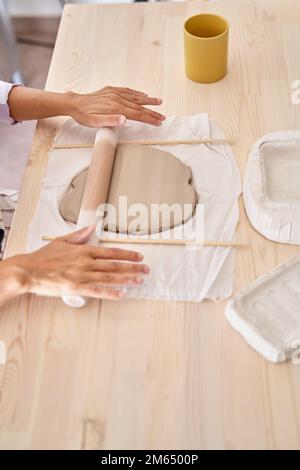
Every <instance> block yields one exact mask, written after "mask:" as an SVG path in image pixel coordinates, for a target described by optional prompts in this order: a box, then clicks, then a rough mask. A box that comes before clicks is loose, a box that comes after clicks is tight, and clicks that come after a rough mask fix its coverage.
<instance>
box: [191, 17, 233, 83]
mask: <svg viewBox="0 0 300 470" xmlns="http://www.w3.org/2000/svg"><path fill="white" fill-rule="evenodd" d="M228 36H229V24H228V22H227V21H226V20H225V19H224V18H222V16H218V15H213V14H210V13H204V14H200V15H195V16H192V17H191V18H189V19H188V20H187V21H186V22H185V24H184V51H185V70H186V75H187V76H188V78H190V79H191V80H193V81H195V82H200V83H212V82H217V81H218V80H221V79H222V78H223V77H225V75H226V73H227V60H228Z"/></svg>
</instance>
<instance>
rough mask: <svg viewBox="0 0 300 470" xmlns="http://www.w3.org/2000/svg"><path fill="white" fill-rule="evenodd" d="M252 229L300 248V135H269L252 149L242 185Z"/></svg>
mask: <svg viewBox="0 0 300 470" xmlns="http://www.w3.org/2000/svg"><path fill="white" fill-rule="evenodd" d="M243 197H244V205H245V209H246V212H247V215H248V217H249V220H250V222H251V224H252V226H253V227H254V228H255V229H256V230H257V231H258V232H259V233H261V234H262V235H263V236H265V237H266V238H268V239H270V240H273V241H276V242H280V243H289V244H295V245H300V131H282V132H275V133H272V134H267V135H265V136H264V137H262V138H261V139H259V140H258V141H257V142H256V143H255V144H254V146H253V147H252V149H251V152H250V155H249V159H248V163H247V168H246V172H245V177H244V185H243Z"/></svg>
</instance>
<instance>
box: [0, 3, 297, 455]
mask: <svg viewBox="0 0 300 470" xmlns="http://www.w3.org/2000/svg"><path fill="white" fill-rule="evenodd" d="M201 11H214V12H218V13H220V14H223V15H224V16H225V17H227V18H228V20H229V22H230V25H231V38H230V68H229V74H228V76H227V77H226V78H225V79H224V80H223V81H221V82H219V83H216V84H212V85H199V84H196V83H192V82H191V81H189V80H187V79H186V77H185V74H184V66H183V51H182V27H183V22H184V19H185V18H187V17H188V16H190V15H193V14H195V13H197V12H201ZM299 46H300V3H299V1H298V0H244V1H242V0H230V1H228V0H223V1H220V2H212V3H207V2H190V3H173V4H172V3H154V4H137V5H67V6H66V7H65V10H64V14H63V18H62V22H61V26H60V29H59V34H58V38H57V42H56V46H55V51H54V54H53V60H52V63H51V67H50V71H49V77H48V81H47V89H48V90H60V91H64V90H75V91H80V92H88V91H92V90H94V89H96V88H100V87H102V86H104V85H107V84H111V85H122V86H131V87H134V88H137V89H142V90H147V91H148V92H149V93H151V94H153V95H155V96H161V97H162V98H163V99H164V105H163V107H162V111H163V112H165V113H167V114H169V115H170V114H174V113H176V114H179V115H189V114H194V113H198V112H201V111H203V112H208V113H209V114H210V116H214V117H215V118H216V120H217V122H218V123H219V124H220V126H221V127H222V128H223V129H224V131H225V134H226V135H227V136H233V137H235V138H236V139H237V144H236V146H235V147H234V151H235V155H236V158H237V160H238V163H239V166H240V170H241V172H242V173H243V172H244V169H245V164H246V161H247V154H248V152H249V149H250V147H251V145H252V144H253V143H254V141H255V140H256V139H257V138H259V137H260V136H262V135H263V134H265V133H267V132H270V131H276V130H282V129H296V128H298V129H299V124H300V105H299V106H296V105H293V104H292V101H291V94H292V82H293V81H294V80H297V79H300V55H299ZM59 122H60V121H59V120H58V119H56V120H47V121H44V122H40V123H39V125H38V128H37V132H36V135H35V138H34V142H33V146H32V151H31V154H30V158H29V163H28V167H27V170H26V175H25V178H24V182H23V187H22V192H21V200H20V204H19V207H18V210H17V214H16V218H15V222H14V226H13V230H12V233H11V237H10V240H9V244H8V248H7V255H13V254H15V253H18V252H21V251H22V250H24V248H25V244H26V232H27V229H28V224H29V223H30V220H31V218H32V216H33V214H34V211H35V208H36V204H37V201H38V198H39V192H40V188H41V182H42V177H43V175H44V172H45V168H46V164H47V151H48V149H49V146H50V145H51V143H52V139H53V135H54V132H55V129H56V127H57V125H59ZM238 238H239V240H240V241H245V242H248V243H250V244H251V248H250V249H248V250H240V251H239V252H238V256H237V267H236V291H239V290H240V289H241V288H242V287H243V286H245V285H247V284H248V283H249V282H250V281H252V280H254V279H255V278H256V277H257V276H259V275H261V274H263V273H266V272H267V271H269V270H270V269H272V268H273V267H274V266H275V265H277V264H278V263H281V262H283V261H285V260H287V259H288V258H289V257H291V256H293V255H295V254H296V253H298V252H299V248H297V247H289V246H283V245H279V244H275V243H272V242H270V241H267V240H265V239H264V238H263V237H261V236H260V235H258V234H257V233H256V232H255V231H254V230H253V229H252V228H251V227H250V225H249V222H248V220H247V218H246V216H245V214H244V210H243V207H242V204H241V222H240V226H239V230H238ZM225 305H226V303H225V302H211V301H206V302H203V303H202V304H200V305H197V304H192V303H180V302H178V303H171V302H169V303H168V302H151V301H137V300H126V301H122V302H117V303H116V302H109V301H105V302H102V303H98V302H97V301H93V302H90V303H89V304H88V306H87V307H86V308H84V309H82V310H80V311H78V310H72V309H71V308H68V307H66V306H65V305H64V304H63V303H62V302H61V300H50V299H41V298H40V299H39V298H35V297H32V296H25V297H23V298H20V299H17V300H15V301H13V302H11V303H9V304H8V305H7V306H6V307H5V308H3V309H2V310H1V315H0V339H2V340H4V341H5V342H6V345H7V350H8V358H7V359H8V361H7V365H6V366H5V367H4V366H0V384H1V385H0V387H1V392H0V447H1V448H15V449H20V448H59V449H64V448H67V449H107V448H108V449H116V448H122V449H130V448H134V449H139V448H147V449H151V448H156V449H160V448H169V449H170V448H178V449H192V448H197V449H202V448H203V449H207V448H222V449H223V448H226V449H232V448H234V449H237V448H263V449H265V448H300V366H298V367H297V366H295V365H292V364H284V365H273V364H270V363H267V362H266V361H265V360H264V359H263V358H261V357H260V356H259V355H258V354H257V353H256V352H255V351H253V350H252V349H251V348H250V347H249V346H247V344H246V343H245V341H244V340H243V339H242V338H241V337H240V336H239V335H238V334H237V333H236V332H235V331H233V330H232V329H231V327H230V326H229V325H228V324H227V322H226V320H225V318H224V308H225Z"/></svg>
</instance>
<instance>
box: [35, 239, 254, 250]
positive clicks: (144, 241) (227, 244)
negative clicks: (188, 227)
mask: <svg viewBox="0 0 300 470" xmlns="http://www.w3.org/2000/svg"><path fill="white" fill-rule="evenodd" d="M55 238H56V237H47V236H44V237H42V240H43V241H52V240H55ZM98 241H99V243H126V244H130V243H132V244H136V245H177V246H178V245H182V246H184V245H189V246H195V245H199V246H215V247H217V246H223V247H234V248H243V247H246V246H248V245H246V244H244V243H237V242H223V241H208V240H204V241H198V240H195V241H193V240H166V239H152V238H107V237H106V238H100V239H99V240H98Z"/></svg>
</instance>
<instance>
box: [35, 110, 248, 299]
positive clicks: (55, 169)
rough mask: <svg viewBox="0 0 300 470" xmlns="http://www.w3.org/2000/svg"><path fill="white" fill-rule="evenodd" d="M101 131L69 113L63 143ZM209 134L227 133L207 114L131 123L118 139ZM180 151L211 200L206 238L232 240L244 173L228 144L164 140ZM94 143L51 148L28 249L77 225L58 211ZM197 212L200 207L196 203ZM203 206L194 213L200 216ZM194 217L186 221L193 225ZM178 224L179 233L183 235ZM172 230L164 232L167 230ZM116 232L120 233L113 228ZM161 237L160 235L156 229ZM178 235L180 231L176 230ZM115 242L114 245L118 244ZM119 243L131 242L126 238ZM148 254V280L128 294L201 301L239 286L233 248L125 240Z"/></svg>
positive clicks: (202, 194) (204, 199)
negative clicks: (76, 120)
mask: <svg viewBox="0 0 300 470" xmlns="http://www.w3.org/2000/svg"><path fill="white" fill-rule="evenodd" d="M95 134H96V130H95V129H88V128H84V127H82V126H80V125H78V124H76V123H74V122H73V121H72V120H68V121H66V122H65V124H64V125H63V127H62V129H61V130H60V132H59V134H58V136H57V138H56V143H83V142H84V143H93V142H94V139H95ZM202 137H211V138H218V139H219V138H223V135H222V133H221V132H220V130H219V129H218V127H217V125H216V124H215V122H213V121H210V120H209V118H208V115H207V114H198V115H196V116H191V117H184V118H181V117H169V118H167V119H166V121H165V122H164V123H163V124H162V126H160V127H158V128H156V127H153V126H150V125H146V124H141V123H136V122H128V123H127V124H126V126H125V127H124V128H122V129H120V131H119V140H122V141H126V140H150V139H151V140H153V139H161V140H178V139H199V138H202ZM160 148H162V149H164V150H166V151H169V152H171V153H173V154H174V155H175V156H176V157H177V158H179V159H180V160H181V161H182V162H183V163H184V164H186V165H188V166H190V167H191V170H192V173H193V182H194V186H195V189H196V191H197V193H198V198H199V202H200V203H201V204H203V205H204V211H205V226H204V236H205V239H206V240H212V241H215V240H225V241H230V240H232V239H233V237H234V234H235V229H236V225H237V222H238V220H239V210H238V197H239V195H240V191H241V184H240V175H239V171H238V169H237V166H236V163H235V159H234V155H233V153H232V150H231V148H230V147H229V146H228V145H223V144H222V145H216V146H211V145H203V144H202V145H176V146H164V147H160ZM91 154H92V149H72V150H65V149H64V150H58V149H57V150H52V151H51V152H50V154H49V162H48V168H47V171H46V176H45V178H44V183H43V188H42V192H41V196H40V200H39V204H38V207H37V210H36V213H35V216H34V218H33V220H32V222H31V225H30V229H29V233H28V249H29V250H30V251H32V250H36V249H37V248H40V247H41V246H43V244H45V242H43V241H42V237H43V236H45V235H47V236H59V235H63V234H66V233H69V232H70V231H72V230H74V226H73V225H72V224H70V223H67V222H65V221H64V220H63V219H62V217H61V215H60V213H59V204H60V201H61V199H62V198H63V196H64V193H65V191H66V190H67V188H68V186H69V185H70V182H71V180H72V179H73V178H74V176H75V175H77V174H78V173H79V172H81V171H82V170H83V169H85V168H87V167H88V166H89V162H90V159H91ZM197 211H198V209H197ZM197 211H196V213H195V216H194V217H198V216H199V213H198V212H197ZM193 223H194V218H193V220H190V221H188V222H187V224H186V229H187V232H189V231H191V229H192V225H193ZM177 230H178V228H174V229H173V231H171V232H172V234H174V233H175V234H176V231H177ZM169 234H170V233H167V232H164V236H167V235H169ZM108 236H112V237H115V234H108ZM154 237H155V236H154ZM174 238H176V236H175V237H174ZM114 246H115V245H114ZM120 247H122V248H125V246H124V245H120ZM126 248H128V249H135V250H136V249H138V251H140V252H142V253H143V254H144V262H145V263H147V264H148V265H149V266H150V269H151V273H150V275H149V276H147V277H146V279H145V282H144V285H142V286H138V287H130V288H128V292H127V295H128V296H129V297H136V298H149V299H164V300H183V301H195V302H200V301H202V300H203V299H205V298H211V299H221V298H222V299H223V298H228V297H229V296H230V295H231V294H232V290H233V276H234V255H235V253H234V249H231V248H227V247H226V248H224V247H201V248H199V249H197V250H196V251H195V250H187V249H185V247H180V246H165V245H164V246H162V245H138V246H137V245H126Z"/></svg>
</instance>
